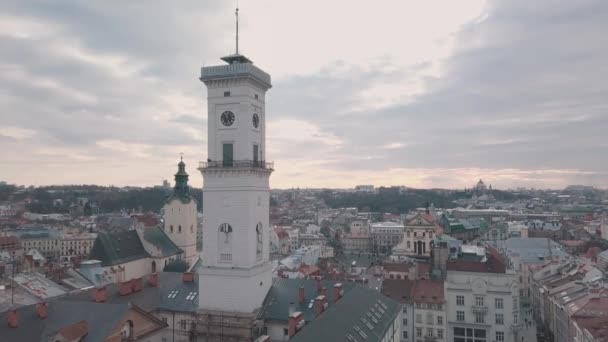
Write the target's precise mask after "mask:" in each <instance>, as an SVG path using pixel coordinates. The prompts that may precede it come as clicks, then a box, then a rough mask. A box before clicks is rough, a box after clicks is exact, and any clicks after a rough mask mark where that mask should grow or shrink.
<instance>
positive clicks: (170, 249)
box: [143, 226, 183, 257]
mask: <svg viewBox="0 0 608 342" xmlns="http://www.w3.org/2000/svg"><path fill="white" fill-rule="evenodd" d="M143 236H144V239H145V240H146V242H149V243H150V244H152V245H153V246H155V247H156V248H158V250H159V251H160V252H161V254H162V256H163V257H169V256H173V255H177V254H180V253H183V251H182V250H181V249H180V248H179V247H177V245H176V244H175V243H174V242H173V241H172V240H171V239H170V238H169V237H168V236H167V234H165V231H164V230H163V229H162V228H161V227H158V226H156V227H150V228H146V229H144V233H143Z"/></svg>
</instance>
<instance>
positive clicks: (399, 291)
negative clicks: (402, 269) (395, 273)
mask: <svg viewBox="0 0 608 342" xmlns="http://www.w3.org/2000/svg"><path fill="white" fill-rule="evenodd" d="M414 284H415V282H414V281H413V280H408V279H385V280H384V282H382V294H383V295H385V296H387V297H389V298H391V299H392V300H395V301H397V302H399V303H406V302H410V301H411V300H412V289H413V287H414Z"/></svg>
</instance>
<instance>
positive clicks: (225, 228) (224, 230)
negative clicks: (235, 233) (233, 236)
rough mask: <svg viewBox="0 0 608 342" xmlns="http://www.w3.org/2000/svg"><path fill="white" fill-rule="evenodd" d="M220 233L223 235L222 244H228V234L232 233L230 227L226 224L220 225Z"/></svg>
mask: <svg viewBox="0 0 608 342" xmlns="http://www.w3.org/2000/svg"><path fill="white" fill-rule="evenodd" d="M220 233H224V243H228V242H230V233H232V226H230V225H229V224H228V223H222V224H221V225H220Z"/></svg>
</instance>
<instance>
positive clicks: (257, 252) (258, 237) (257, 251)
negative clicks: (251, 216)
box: [255, 223, 263, 259]
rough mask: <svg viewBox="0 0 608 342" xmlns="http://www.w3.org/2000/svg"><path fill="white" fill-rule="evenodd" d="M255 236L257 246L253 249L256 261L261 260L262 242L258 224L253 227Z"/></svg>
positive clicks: (260, 227)
mask: <svg viewBox="0 0 608 342" xmlns="http://www.w3.org/2000/svg"><path fill="white" fill-rule="evenodd" d="M255 235H256V240H257V244H256V248H255V256H256V258H257V259H261V258H262V248H263V240H262V236H263V234H262V224H261V223H258V224H257V225H256V226H255Z"/></svg>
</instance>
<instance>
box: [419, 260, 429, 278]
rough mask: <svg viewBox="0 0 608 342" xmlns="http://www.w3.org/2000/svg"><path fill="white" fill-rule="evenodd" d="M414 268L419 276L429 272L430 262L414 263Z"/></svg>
mask: <svg viewBox="0 0 608 342" xmlns="http://www.w3.org/2000/svg"><path fill="white" fill-rule="evenodd" d="M416 270H417V274H418V276H419V277H420V276H421V275H424V274H429V272H430V270H431V264H426V263H422V262H419V263H417V264H416Z"/></svg>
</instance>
